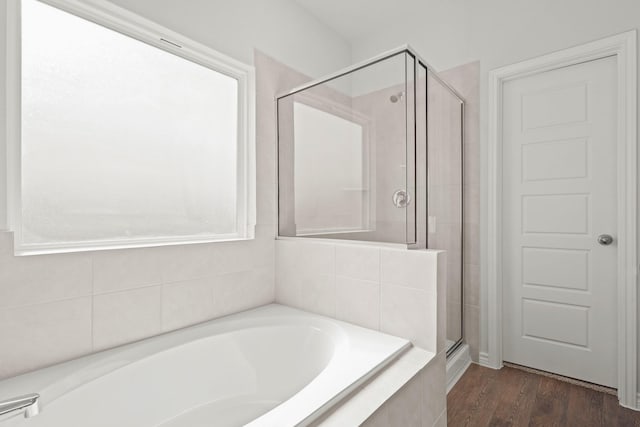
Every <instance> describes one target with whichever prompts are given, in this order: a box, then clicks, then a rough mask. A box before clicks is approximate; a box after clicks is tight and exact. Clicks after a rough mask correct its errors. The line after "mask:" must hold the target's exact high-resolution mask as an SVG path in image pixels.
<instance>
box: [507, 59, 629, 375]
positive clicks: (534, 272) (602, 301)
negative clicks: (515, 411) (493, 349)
mask: <svg viewBox="0 0 640 427" xmlns="http://www.w3.org/2000/svg"><path fill="white" fill-rule="evenodd" d="M616 91H617V74H616V59H615V57H608V58H603V59H598V60H594V61H589V62H584V63H581V64H577V65H573V66H568V67H564V68H558V69H554V70H551V71H547V72H543V73H538V74H534V75H530V76H526V77H522V78H518V79H515V80H511V81H508V82H506V83H505V84H504V89H503V106H504V107H503V115H502V132H503V135H502V137H503V160H502V161H503V187H502V191H503V193H502V197H503V204H502V206H503V212H502V217H503V221H504V222H503V228H502V230H503V236H502V237H503V255H502V256H503V259H502V265H503V271H502V278H503V284H504V285H503V292H504V294H503V319H504V320H503V358H504V360H505V361H507V362H512V363H517V364H520V365H525V366H529V367H532V368H536V369H540V370H544V371H549V372H553V373H557V374H560V375H564V376H568V377H572V378H577V379H581V380H585V381H589V382H593V383H597V384H602V385H605V386H609V387H616V385H617V363H616V354H617V341H616V339H617V338H616V336H617V328H616V322H617V317H616V295H617V293H616V292H617V290H616V266H617V259H616V257H617V248H616V244H617V238H616V230H617V219H616V215H617V196H616V188H617V187H616V179H617V178H616V123H617V118H616V114H617V113H616V101H617V100H616V98H617V96H616Z"/></svg>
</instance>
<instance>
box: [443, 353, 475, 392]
mask: <svg viewBox="0 0 640 427" xmlns="http://www.w3.org/2000/svg"><path fill="white" fill-rule="evenodd" d="M469 366H471V356H470V355H469V346H468V345H467V344H462V345H461V346H460V348H458V349H457V350H456V351H455V352H454V353H453V354H452V355H451V356H449V357H448V358H447V393H449V391H450V390H451V389H452V388H453V386H454V385H456V383H457V382H458V380H459V379H460V378H461V377H462V375H463V374H464V373H465V372H466V371H467V368H469Z"/></svg>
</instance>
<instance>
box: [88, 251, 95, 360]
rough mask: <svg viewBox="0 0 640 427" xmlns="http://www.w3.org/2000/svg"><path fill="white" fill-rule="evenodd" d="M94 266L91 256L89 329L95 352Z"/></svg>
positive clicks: (92, 348) (92, 349)
mask: <svg viewBox="0 0 640 427" xmlns="http://www.w3.org/2000/svg"><path fill="white" fill-rule="evenodd" d="M95 286H96V285H95V265H94V256H93V255H91V316H90V320H89V322H90V327H91V351H95V337H94V333H93V329H94V328H93V327H94V321H93V318H94V316H95V295H96V291H95Z"/></svg>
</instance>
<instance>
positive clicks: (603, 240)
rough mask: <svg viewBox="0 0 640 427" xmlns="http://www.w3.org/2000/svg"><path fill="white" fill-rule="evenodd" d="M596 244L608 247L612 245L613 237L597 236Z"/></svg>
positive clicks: (607, 235)
mask: <svg viewBox="0 0 640 427" xmlns="http://www.w3.org/2000/svg"><path fill="white" fill-rule="evenodd" d="M598 243H600V244H601V245H602V246H609V245H610V244H612V243H613V237H612V236H611V235H609V234H601V235H599V236H598Z"/></svg>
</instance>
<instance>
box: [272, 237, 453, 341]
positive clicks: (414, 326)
mask: <svg viewBox="0 0 640 427" xmlns="http://www.w3.org/2000/svg"><path fill="white" fill-rule="evenodd" d="M445 262H446V261H445V253H444V252H442V251H413V250H406V249H401V248H392V247H388V246H375V245H359V244H353V243H343V242H327V241H322V240H312V239H283V240H277V241H276V302H279V303H282V304H287V305H291V306H293V307H298V308H301V309H304V310H308V311H312V312H315V313H319V314H324V315H329V316H332V317H336V318H338V319H341V320H345V321H348V322H351V323H354V324H356V325H360V326H364V327H367V328H372V329H376V330H380V331H382V332H386V333H389V334H392V335H398V336H401V337H404V338H408V339H410V340H411V341H412V342H414V344H415V345H417V346H418V347H421V348H424V349H426V350H429V351H433V352H436V351H437V350H438V322H439V321H440V322H441V324H442V325H443V322H444V319H445V318H444V317H441V316H438V306H437V304H438V285H440V286H441V293H444V291H445V289H446V288H445V287H444V284H443V283H438V278H439V279H440V282H444V281H446V275H445V274H443V271H439V269H438V267H440V270H445V269H444V267H443V266H444V265H446V264H445ZM438 273H440V276H438ZM442 298H444V297H442ZM443 327H444V326H442V327H441V329H443ZM440 344H441V345H443V344H442V343H440Z"/></svg>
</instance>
